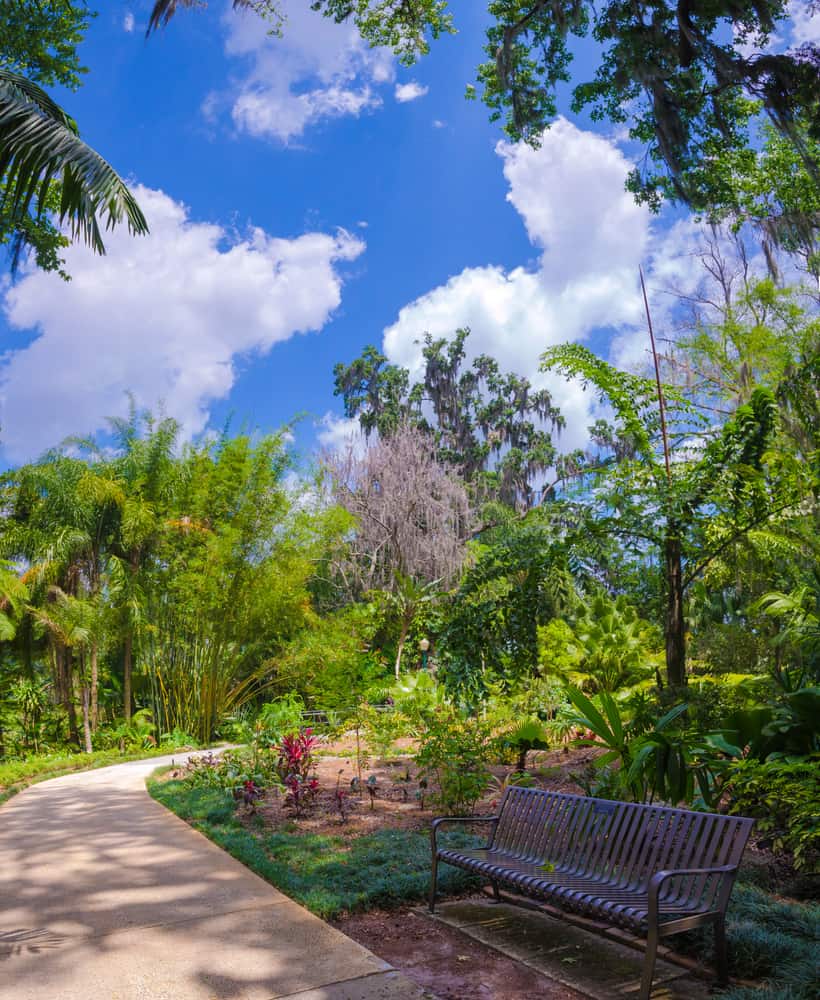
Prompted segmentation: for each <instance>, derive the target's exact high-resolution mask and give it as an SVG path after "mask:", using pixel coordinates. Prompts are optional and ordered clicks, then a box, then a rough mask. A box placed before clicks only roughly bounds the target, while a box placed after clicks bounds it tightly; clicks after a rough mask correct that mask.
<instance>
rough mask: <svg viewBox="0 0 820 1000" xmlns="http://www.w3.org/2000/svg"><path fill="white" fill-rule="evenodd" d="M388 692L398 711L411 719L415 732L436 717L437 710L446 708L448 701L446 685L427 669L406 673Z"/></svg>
mask: <svg viewBox="0 0 820 1000" xmlns="http://www.w3.org/2000/svg"><path fill="white" fill-rule="evenodd" d="M386 694H387V697H388V698H389V699H390V700H391V701H392V702H393V705H394V707H395V709H396V711H397V712H398V713H400V714H401V715H402V716H403V717H405V718H407V719H408V720H409V721H410V724H411V725H412V726H413V728H414V731H415V732H419V730H421V729H423V728H424V726H426V725H427V723H428V721H430V720H432V719H434V718H435V713H436V710H437V709H439V708H444V706H445V704H446V702H447V697H446V694H445V690H444V687H443V686H442V685H441V684H439V683H438V681H437V680H436V678H435V677H434V676H433V674H431V673H429V671H427V670H418V671H416V673H413V674H404V675H403V676H402V677H400V678H399V680H397V681H396V683H395V684H393V685H391V687H389V688H388V689H387V691H386Z"/></svg>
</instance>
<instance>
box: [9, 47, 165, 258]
mask: <svg viewBox="0 0 820 1000" xmlns="http://www.w3.org/2000/svg"><path fill="white" fill-rule="evenodd" d="M54 182H57V183H58V184H59V209H58V214H59V219H60V223H61V224H67V225H68V226H69V229H70V231H71V235H72V238H74V239H78V238H80V239H82V240H83V241H84V242H85V243H86V244H87V245H88V246H90V247H91V248H92V249H93V250H94V251H95V252H96V253H100V254H103V253H105V245H104V243H103V239H102V233H101V229H100V226H101V219H100V218H98V216H99V215H102V216H103V219H104V222H105V228H106V229H113V228H114V226H116V225H117V224H118V223H121V222H123V221H125V223H126V224H127V226H128V229H129V231H130V232H131V233H133V234H134V235H142V234H144V233H147V232H148V224H147V223H146V221H145V217H144V215H143V214H142V211H141V210H140V207H139V205H138V204H137V202H136V200H135V198H134V196H133V195H132V194H131V192H130V191H129V190H128V188H127V186H126V185H125V182H124V181H123V180H122V179H121V178H120V176H119V175H118V174H117V172H116V171H115V170H114V168H113V167H112V166H111V165H110V164H109V163H107V162H106V161H105V160H104V159H103V158H102V157H101V156H100V155H99V153H97V152H95V151H94V150H93V149H92V148H91V147H90V146H88V145H86V143H84V142H83V141H82V139H80V137H79V134H78V131H77V125H76V123H75V122H74V120H73V119H72V118H71V117H69V115H68V114H66V112H65V111H64V110H63V109H62V108H61V107H60V106H59V105H58V104H57V103H56V102H54V101H53V100H52V99H51V98H50V97H49V96H48V94H47V93H46V92H45V91H44V90H42V88H40V87H38V86H37V84H36V83H33V82H32V81H31V80H28V79H27V78H26V77H24V76H21V75H20V74H19V73H14V72H12V71H11V70H9V69H4V68H2V67H0V184H2V194H1V195H0V214H2V215H4V216H5V217H6V218H7V219H10V220H11V221H12V222H13V221H14V220H22V219H23V218H24V217H25V216H27V215H28V213H29V211H32V212H33V213H34V215H35V216H37V215H42V214H43V213H44V212H45V211H46V209H47V198H48V196H49V193H50V192H51V191H52V190H53V184H54Z"/></svg>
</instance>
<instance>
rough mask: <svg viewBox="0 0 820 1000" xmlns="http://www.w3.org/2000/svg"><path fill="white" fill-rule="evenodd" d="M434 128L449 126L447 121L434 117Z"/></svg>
mask: <svg viewBox="0 0 820 1000" xmlns="http://www.w3.org/2000/svg"><path fill="white" fill-rule="evenodd" d="M433 128H447V122H443V121H442V120H441V119H440V118H434V119H433Z"/></svg>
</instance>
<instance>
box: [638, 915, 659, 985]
mask: <svg viewBox="0 0 820 1000" xmlns="http://www.w3.org/2000/svg"><path fill="white" fill-rule="evenodd" d="M657 951H658V929H657V927H650V928H649V934H648V935H647V938H646V958H645V959H644V961H643V977H642V979H641V993H640V1000H649V997H650V995H651V993H652V977H653V976H654V975H655V955H656V954H657Z"/></svg>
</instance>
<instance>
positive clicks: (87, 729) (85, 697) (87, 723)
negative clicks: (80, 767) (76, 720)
mask: <svg viewBox="0 0 820 1000" xmlns="http://www.w3.org/2000/svg"><path fill="white" fill-rule="evenodd" d="M81 691H82V705H83V737H84V738H85V752H86V753H93V752H94V746H93V744H92V743H91V719H90V713H89V701H90V698H89V691H88V684H87V683H86V682H85V678H83V683H82V689H81Z"/></svg>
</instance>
